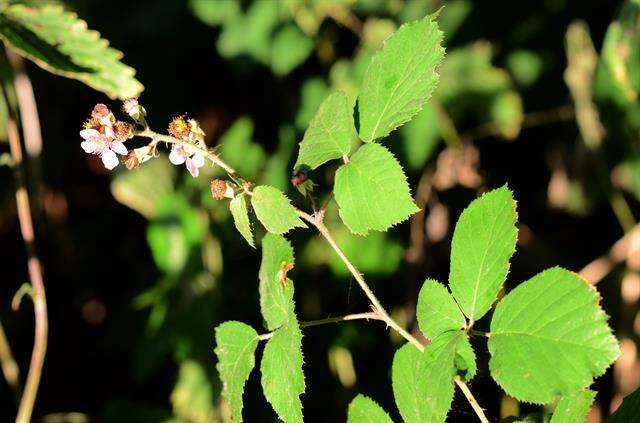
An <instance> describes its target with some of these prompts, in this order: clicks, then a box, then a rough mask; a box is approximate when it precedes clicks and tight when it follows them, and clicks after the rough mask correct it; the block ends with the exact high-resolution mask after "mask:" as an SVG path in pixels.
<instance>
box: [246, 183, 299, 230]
mask: <svg viewBox="0 0 640 423" xmlns="http://www.w3.org/2000/svg"><path fill="white" fill-rule="evenodd" d="M251 205H252V206H253V210H254V211H255V212H256V216H257V217H258V220H259V221H260V222H261V223H262V224H263V225H264V227H265V228H266V229H267V230H268V231H269V232H271V233H274V234H284V233H286V232H289V231H290V230H291V229H293V228H306V225H305V224H304V223H303V222H302V220H300V218H299V217H298V213H297V212H296V209H295V208H294V207H293V206H292V205H291V203H290V202H289V199H288V198H287V197H286V196H285V195H284V194H283V193H282V191H280V190H278V189H276V188H274V187H270V186H267V185H260V186H258V187H256V188H255V189H254V190H253V195H252V196H251Z"/></svg>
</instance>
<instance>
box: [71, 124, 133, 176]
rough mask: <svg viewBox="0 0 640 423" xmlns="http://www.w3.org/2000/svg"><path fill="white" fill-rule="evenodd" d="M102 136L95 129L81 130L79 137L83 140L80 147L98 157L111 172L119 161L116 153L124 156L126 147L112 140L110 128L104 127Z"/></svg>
mask: <svg viewBox="0 0 640 423" xmlns="http://www.w3.org/2000/svg"><path fill="white" fill-rule="evenodd" d="M104 130H105V131H104V132H105V133H104V134H103V133H100V132H98V131H97V130H95V129H83V130H82V131H80V136H81V137H82V138H83V139H84V141H83V142H82V143H80V147H82V149H83V150H84V151H85V152H86V153H89V154H95V155H97V156H100V158H101V159H102V163H103V164H104V167H106V168H107V169H109V170H111V169H113V168H114V167H116V166H118V163H119V160H118V156H116V153H118V154H120V155H122V156H125V155H126V154H127V147H125V146H124V144H123V143H122V142H120V141H117V140H116V139H115V138H114V134H113V129H112V128H111V127H110V126H105V127H104Z"/></svg>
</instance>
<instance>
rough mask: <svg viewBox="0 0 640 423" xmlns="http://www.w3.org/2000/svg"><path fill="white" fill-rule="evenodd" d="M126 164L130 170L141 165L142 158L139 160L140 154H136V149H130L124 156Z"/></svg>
mask: <svg viewBox="0 0 640 423" xmlns="http://www.w3.org/2000/svg"><path fill="white" fill-rule="evenodd" d="M124 165H125V166H126V167H127V169H129V170H132V169H137V168H139V167H140V160H138V156H137V155H136V152H135V151H133V150H129V152H128V153H127V155H126V156H125V157H124Z"/></svg>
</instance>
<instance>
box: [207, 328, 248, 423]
mask: <svg viewBox="0 0 640 423" xmlns="http://www.w3.org/2000/svg"><path fill="white" fill-rule="evenodd" d="M257 346H258V334H257V333H256V331H255V330H254V329H253V328H252V327H251V326H248V325H246V324H244V323H242V322H235V321H231V322H224V323H223V324H221V325H220V326H218V327H217V328H216V349H215V353H216V356H217V357H218V364H217V365H216V368H217V369H218V373H219V374H220V380H222V395H223V396H224V398H225V399H226V400H227V402H228V403H229V408H230V409H231V418H232V419H233V421H234V422H241V421H242V393H243V391H244V384H245V382H246V381H247V379H249V373H251V370H253V367H254V365H255V356H254V354H255V351H256V347H257Z"/></svg>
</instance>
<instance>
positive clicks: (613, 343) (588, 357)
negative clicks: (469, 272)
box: [488, 267, 620, 404]
mask: <svg viewBox="0 0 640 423" xmlns="http://www.w3.org/2000/svg"><path fill="white" fill-rule="evenodd" d="M599 301H600V296H599V295H598V292H597V291H596V290H595V288H593V286H591V285H589V284H588V283H587V282H586V281H585V280H583V279H581V278H580V277H579V276H578V275H576V274H575V273H571V272H569V271H567V270H564V269H561V268H557V267H556V268H552V269H549V270H546V271H544V272H542V273H539V274H538V275H536V276H534V277H533V278H532V279H530V280H528V281H527V282H524V283H522V284H520V285H519V286H518V287H517V288H516V289H514V290H513V291H511V292H510V293H509V294H508V295H507V296H505V297H504V298H503V299H502V301H500V303H499V304H498V305H497V307H496V310H495V312H494V314H493V319H492V321H491V337H490V338H489V342H488V346H489V352H490V353H491V360H490V361H489V367H490V369H491V376H493V378H494V379H495V380H496V381H497V382H498V383H499V384H500V386H502V388H503V389H504V390H505V391H506V392H507V393H508V394H509V395H511V396H513V397H514V398H517V399H518V400H521V401H527V402H533V403H539V404H540V403H548V402H551V401H552V400H553V399H554V397H555V396H556V395H567V394H572V393H574V392H575V391H577V390H580V389H583V388H585V387H587V386H589V385H590V384H591V383H592V382H593V378H594V377H597V376H600V375H601V374H603V373H604V371H605V370H606V369H607V367H609V366H610V365H611V363H613V362H614V361H615V360H616V358H618V356H619V355H620V347H619V346H618V342H617V340H616V338H615V337H614V336H613V334H612V333H611V328H609V326H608V325H607V315H606V314H605V313H604V312H603V311H602V309H601V308H600V305H599Z"/></svg>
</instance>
